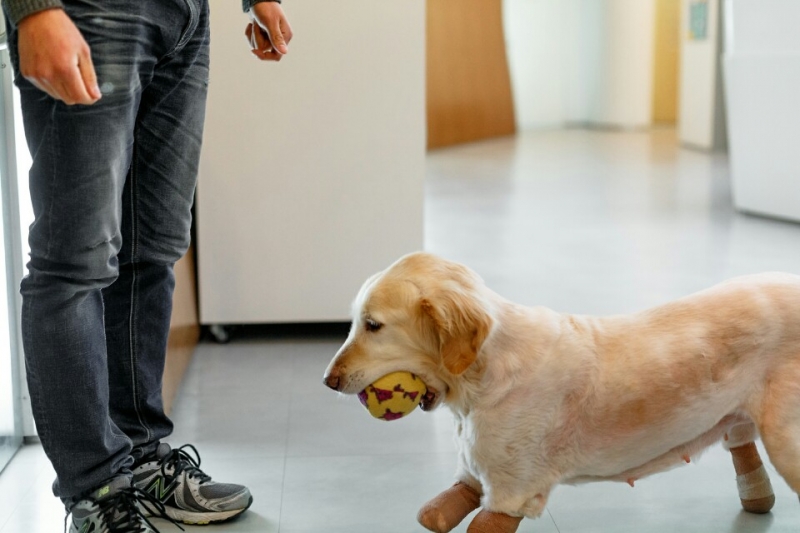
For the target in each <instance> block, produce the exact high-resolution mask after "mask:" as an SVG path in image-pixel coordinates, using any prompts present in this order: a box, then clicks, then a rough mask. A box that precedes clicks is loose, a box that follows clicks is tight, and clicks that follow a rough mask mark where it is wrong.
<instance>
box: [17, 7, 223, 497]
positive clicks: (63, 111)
mask: <svg viewBox="0 0 800 533" xmlns="http://www.w3.org/2000/svg"><path fill="white" fill-rule="evenodd" d="M64 3H65V4H66V11H67V13H68V14H69V15H70V17H71V18H72V20H73V21H74V22H75V23H76V24H77V26H78V28H79V29H80V30H81V32H82V33H83V35H84V38H85V39H86V40H87V42H88V43H89V46H90V47H91V50H92V60H93V62H94V65H95V69H96V71H97V76H98V83H99V86H100V89H101V92H102V93H103V98H102V99H101V100H100V101H99V102H97V103H96V104H94V105H92V106H67V105H65V104H63V103H61V102H59V101H56V100H54V99H52V98H50V97H49V96H47V95H46V94H44V93H43V92H41V91H39V90H37V89H36V88H35V87H33V86H32V85H31V84H30V83H29V82H27V81H26V80H24V79H23V78H21V77H20V76H19V75H17V78H16V79H17V81H16V83H17V85H18V87H19V89H20V92H21V98H22V111H23V119H24V126H25V134H26V136H27V141H28V147H29V148H30V151H31V154H32V156H33V167H32V169H31V172H30V192H31V198H32V200H33V210H34V214H35V221H34V223H33V224H32V226H31V228H30V239H29V241H30V246H31V256H30V262H29V263H28V271H29V273H28V275H27V277H25V279H24V280H23V282H22V287H21V292H22V298H23V304H22V334H23V344H24V348H25V360H26V363H27V377H28V386H29V388H30V393H31V401H32V405H33V414H34V419H35V420H36V426H37V429H38V432H39V436H40V438H41V441H42V445H43V447H44V450H45V452H46V453H47V456H48V457H49V459H50V461H51V462H52V463H53V466H54V468H55V471H56V474H57V476H58V477H57V479H56V482H55V483H54V486H53V490H54V492H55V494H56V495H57V496H59V497H61V498H63V499H69V498H73V497H75V496H78V495H80V494H82V493H84V492H86V491H88V490H91V489H92V488H95V487H97V486H98V485H100V484H101V483H102V482H103V481H105V480H107V479H109V478H112V477H115V476H118V475H126V474H127V473H128V472H127V470H128V469H129V468H130V466H131V465H132V464H133V462H134V460H135V458H137V457H141V456H142V455H144V454H146V453H148V452H149V451H151V450H153V449H155V447H156V445H157V444H158V441H159V439H162V438H164V437H166V436H167V435H169V434H170V433H171V431H172V422H171V421H170V420H169V419H168V418H167V416H166V415H165V414H164V409H163V405H162V400H161V384H162V383H161V380H162V373H163V371H164V359H165V353H166V345H167V335H168V332H169V321H170V314H171V309H172V291H173V287H174V284H175V281H174V276H173V270H172V267H173V264H174V263H175V262H176V261H177V260H178V259H179V258H180V257H181V256H182V255H183V254H184V253H185V252H186V250H187V248H188V246H189V240H190V226H191V207H192V202H193V198H194V190H195V183H196V177H197V166H198V159H199V154H200V144H201V139H202V130H203V120H204V113H205V100H206V92H207V86H208V62H209V57H208V40H209V34H208V32H209V30H208V3H207V0H65V2H64ZM9 36H10V41H11V52H12V58H13V61H14V63H15V65H14V66H15V69H16V72H17V74H19V65H18V57H17V53H16V52H17V50H16V44H17V35H16V34H15V31H14V28H9Z"/></svg>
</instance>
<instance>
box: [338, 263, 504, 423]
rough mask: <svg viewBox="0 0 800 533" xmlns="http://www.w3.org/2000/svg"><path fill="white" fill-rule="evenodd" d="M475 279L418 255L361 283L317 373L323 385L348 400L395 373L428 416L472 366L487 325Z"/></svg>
mask: <svg viewBox="0 0 800 533" xmlns="http://www.w3.org/2000/svg"><path fill="white" fill-rule="evenodd" d="M483 288H484V284H483V280H481V278H480V277H479V276H478V275H477V274H475V273H474V272H472V271H471V270H469V269H467V268H465V267H463V266H461V265H458V264H456V263H452V262H449V261H445V260H444V259H441V258H438V257H436V256H433V255H430V254H424V253H415V254H411V255H408V256H405V257H403V258H401V259H400V260H399V261H397V262H396V263H394V264H393V265H392V266H390V267H389V268H388V269H386V270H384V271H383V272H379V273H378V274H375V275H374V276H372V277H371V278H369V279H368V280H367V281H366V282H365V283H364V285H363V286H362V287H361V290H360V291H359V292H358V296H357V297H356V299H355V302H354V304H353V323H352V326H351V328H350V334H349V335H348V337H347V340H346V341H345V343H344V344H343V345H342V347H341V348H340V349H339V351H338V353H337V354H336V356H335V357H334V358H333V360H332V361H331V363H330V365H329V366H328V369H327V370H326V372H325V378H324V379H325V384H326V385H327V386H328V387H330V388H332V389H334V390H337V391H339V392H342V393H344V394H356V393H358V392H360V391H361V390H363V389H364V388H365V387H366V386H367V385H369V384H370V383H372V382H373V381H375V380H376V379H378V378H380V377H382V376H384V375H386V374H389V373H392V372H397V371H408V372H412V373H414V374H417V375H418V376H420V377H421V378H422V379H423V381H425V383H426V384H427V385H428V389H429V394H428V395H427V396H426V397H425V398H424V399H423V402H422V408H423V409H424V410H430V409H433V408H434V407H436V406H437V405H439V403H440V402H441V401H442V400H443V399H444V398H446V396H447V394H448V392H449V391H450V390H451V389H453V388H454V387H457V386H458V382H459V380H460V379H462V377H463V376H464V375H465V373H466V372H467V371H468V370H469V369H470V368H471V367H473V366H474V365H475V363H476V360H477V359H478V353H479V351H480V349H481V346H482V344H483V343H484V341H485V340H486V338H487V337H488V335H489V333H490V331H491V328H492V324H493V320H492V318H491V314H490V311H489V309H488V306H487V304H486V301H485V298H484V296H483V292H482V289H483Z"/></svg>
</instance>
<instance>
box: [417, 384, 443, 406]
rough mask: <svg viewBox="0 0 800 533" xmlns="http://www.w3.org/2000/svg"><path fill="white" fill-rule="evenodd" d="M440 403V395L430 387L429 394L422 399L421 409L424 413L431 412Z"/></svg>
mask: <svg viewBox="0 0 800 533" xmlns="http://www.w3.org/2000/svg"><path fill="white" fill-rule="evenodd" d="M438 403H439V393H438V392H437V391H436V390H434V389H432V388H430V387H428V392H426V393H425V395H424V396H423V397H422V399H421V400H420V402H419V408H420V409H422V410H423V411H431V410H433V409H434V408H435V407H436V405H437V404H438Z"/></svg>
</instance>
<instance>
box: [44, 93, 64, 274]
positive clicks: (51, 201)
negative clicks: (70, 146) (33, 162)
mask: <svg viewBox="0 0 800 533" xmlns="http://www.w3.org/2000/svg"><path fill="white" fill-rule="evenodd" d="M48 98H49V97H48ZM57 110H58V102H56V101H53V109H52V111H51V112H50V127H51V128H52V130H53V146H54V147H55V148H54V149H55V150H56V151H57V150H58V148H59V146H60V145H61V143H59V142H58V140H57V138H58V121H57V120H56V117H55V114H56V111H57ZM45 137H46V136H45ZM60 160H61V154H60V153H58V152H57V153H56V157H54V158H53V163H52V165H51V166H50V182H49V183H48V184H47V194H48V200H47V201H48V205H47V246H45V252H44V256H45V257H46V258H48V259H50V252H51V250H52V245H53V206H54V205H55V201H54V199H53V197H54V196H55V186H56V176H57V175H58V173H57V172H56V161H60Z"/></svg>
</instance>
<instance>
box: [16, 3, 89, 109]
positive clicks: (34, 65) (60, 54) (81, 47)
mask: <svg viewBox="0 0 800 533" xmlns="http://www.w3.org/2000/svg"><path fill="white" fill-rule="evenodd" d="M18 34H19V69H20V73H21V74H22V76H23V77H24V78H25V79H27V80H28V81H30V82H31V83H32V84H33V85H34V86H36V87H37V88H39V89H41V90H42V91H44V92H46V93H47V94H49V95H50V96H52V97H53V98H55V99H57V100H62V101H63V102H64V103H65V104H68V105H73V104H84V105H89V104H93V103H95V102H96V101H98V100H99V99H100V97H101V96H102V95H101V94H100V88H99V87H98V86H97V76H96V74H95V71H94V65H93V64H92V54H91V52H90V50H89V45H88V44H86V41H85V40H84V39H83V35H81V32H80V30H78V28H77V27H76V26H75V24H74V23H73V22H72V20H71V19H70V18H69V16H68V15H67V14H66V13H65V12H64V11H63V10H62V9H47V10H45V11H39V12H37V13H34V14H32V15H29V16H27V17H25V18H24V19H22V20H21V21H20V22H19V25H18Z"/></svg>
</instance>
